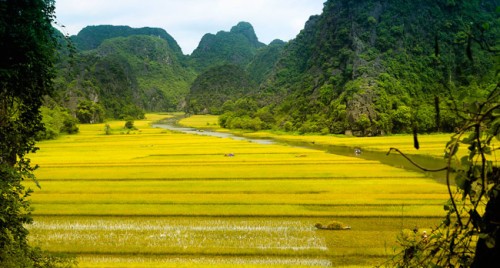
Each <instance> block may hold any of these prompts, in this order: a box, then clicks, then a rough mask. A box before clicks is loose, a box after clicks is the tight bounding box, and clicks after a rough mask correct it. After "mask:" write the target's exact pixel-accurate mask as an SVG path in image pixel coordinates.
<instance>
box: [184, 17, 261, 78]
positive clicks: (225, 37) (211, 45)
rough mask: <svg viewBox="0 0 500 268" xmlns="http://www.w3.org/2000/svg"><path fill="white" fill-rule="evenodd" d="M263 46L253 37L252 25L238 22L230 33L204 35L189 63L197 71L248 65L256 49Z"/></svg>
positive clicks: (221, 32)
mask: <svg viewBox="0 0 500 268" xmlns="http://www.w3.org/2000/svg"><path fill="white" fill-rule="evenodd" d="M263 46H265V45H264V44H262V43H260V42H259V40H258V39H257V36H256V35H255V32H254V29H253V27H252V25H251V24H250V23H248V22H240V23H238V25H236V26H234V27H232V28H231V31H229V32H225V31H220V32H218V33H217V34H215V35H214V34H206V35H205V36H203V38H202V39H201V41H200V44H199V45H198V47H197V48H196V49H195V50H194V51H193V54H192V55H191V57H190V63H191V64H192V66H194V67H195V68H196V69H197V70H198V71H204V70H206V69H207V68H210V67H213V66H216V65H222V64H235V65H240V66H245V65H246V64H248V63H249V62H250V61H251V60H252V58H253V57H254V55H255V54H256V51H257V49H258V48H261V47H263Z"/></svg>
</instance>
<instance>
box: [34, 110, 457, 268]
mask: <svg viewBox="0 0 500 268" xmlns="http://www.w3.org/2000/svg"><path fill="white" fill-rule="evenodd" d="M164 117H166V115H148V120H144V121H136V122H135V126H136V127H137V128H138V129H137V130H132V131H126V130H124V129H123V125H124V122H109V125H110V127H111V129H112V134H113V135H105V131H104V124H97V125H81V126H80V134H78V135H73V136H64V137H61V138H59V139H58V140H54V141H45V142H41V143H39V147H40V148H41V149H40V151H39V152H38V153H36V154H34V155H32V156H31V158H32V162H33V163H35V164H38V165H40V168H39V169H38V170H37V171H36V175H37V177H38V179H39V181H40V184H41V187H42V189H37V190H36V191H35V193H34V194H33V196H32V201H33V205H32V206H33V207H34V208H35V211H34V215H35V224H33V225H31V226H29V228H30V230H31V235H30V239H31V243H32V244H33V245H39V246H41V247H42V248H44V249H47V250H49V251H52V252H59V253H69V254H74V255H76V256H77V259H78V261H79V262H80V266H81V267H207V266H209V267H268V266H272V267H331V266H334V267H372V266H373V265H376V264H380V263H381V262H383V261H384V260H386V259H387V258H388V256H390V255H391V254H392V253H393V252H394V248H395V247H396V243H395V241H396V235H397V233H398V232H399V230H401V229H404V228H411V229H413V228H414V227H415V226H417V227H419V228H420V229H421V230H430V229H431V228H432V227H434V226H436V225H437V224H439V222H440V220H441V216H442V215H443V210H442V207H443V204H444V203H445V202H446V200H447V194H446V193H447V191H446V187H445V186H444V185H443V184H439V183H437V182H435V181H434V180H432V179H429V178H427V177H425V176H424V175H422V174H420V173H416V172H410V171H405V170H402V169H398V168H395V167H390V166H386V165H383V164H381V163H379V162H377V161H368V160H364V159H361V158H356V157H348V156H339V155H333V154H328V153H325V152H322V151H317V150H311V149H305V148H298V147H291V146H285V145H262V144H256V143H252V142H248V141H236V140H232V139H228V138H216V137H209V136H198V135H188V134H180V133H173V132H171V131H166V130H162V129H153V128H151V127H149V124H150V123H151V121H154V120H159V119H161V118H164ZM191 120H193V119H191ZM200 122H201V121H198V124H203V123H200ZM205 122H206V121H205ZM209 124H211V125H212V126H213V122H212V123H209ZM205 125H206V123H205ZM32 188H35V186H34V185H33V186H32ZM330 221H340V222H342V223H344V224H346V225H349V226H350V227H351V229H350V230H342V231H331V230H330V231H328V230H318V229H316V228H315V227H314V225H315V224H316V223H322V224H328V223H329V222H330Z"/></svg>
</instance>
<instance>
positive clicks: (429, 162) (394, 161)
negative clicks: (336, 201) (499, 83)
mask: <svg viewBox="0 0 500 268" xmlns="http://www.w3.org/2000/svg"><path fill="white" fill-rule="evenodd" d="M176 122H177V119H176V118H171V119H167V120H165V121H161V122H159V123H156V124H153V127H155V128H162V129H168V130H171V131H177V132H182V133H187V134H195V135H204V136H212V137H218V138H229V139H234V140H241V141H248V142H253V143H258V144H283V145H288V146H295V147H302V148H308V149H314V150H321V151H325V152H327V153H331V154H337V155H344V156H354V157H359V158H362V159H366V160H375V161H379V162H381V163H383V164H386V165H390V166H395V167H398V168H403V169H407V170H412V171H418V172H423V171H422V170H420V169H419V168H417V167H415V166H414V165H412V164H411V163H410V162H408V160H406V159H405V158H404V157H403V156H401V155H399V154H397V153H391V154H389V155H387V154H386V153H384V152H380V151H369V150H363V151H362V152H361V153H360V154H355V152H354V150H355V148H354V147H348V146H336V145H320V144H312V143H307V142H290V141H285V140H279V139H255V138H248V137H243V136H238V135H235V134H232V133H224V132H216V131H210V130H200V129H195V128H189V127H183V126H179V125H178V124H176ZM410 157H411V159H412V160H413V161H415V162H416V163H418V164H419V165H421V166H423V167H426V168H428V169H438V168H442V167H444V166H445V165H446V164H445V161H444V159H439V158H435V157H430V156H423V155H411V156H410ZM426 175H428V176H429V177H431V178H433V179H434V180H436V181H438V182H440V183H445V177H446V172H445V171H441V172H432V173H426Z"/></svg>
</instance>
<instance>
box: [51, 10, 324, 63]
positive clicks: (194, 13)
mask: <svg viewBox="0 0 500 268" xmlns="http://www.w3.org/2000/svg"><path fill="white" fill-rule="evenodd" d="M325 1H326V0H119V1H116V0H56V16H57V21H58V23H59V24H62V25H64V26H65V28H64V29H61V28H59V29H60V30H62V31H63V33H65V34H70V35H75V34H77V33H78V32H79V31H80V30H81V29H82V28H84V27H85V26H88V25H101V24H111V25H128V26H131V27H134V28H137V27H145V26H149V27H159V28H163V29H165V30H166V31H167V32H168V33H169V34H170V35H172V36H173V37H174V38H175V40H176V41H177V42H178V43H179V45H180V46H181V48H182V51H183V52H184V54H191V52H192V51H193V50H194V49H195V48H196V47H197V46H198V43H199V42H200V40H201V37H202V36H203V35H204V34H206V33H213V34H215V33H217V32H218V31H229V30H230V29H231V27H232V26H234V25H236V24H237V23H238V22H240V21H247V22H250V23H251V24H252V25H253V27H254V29H255V32H256V34H257V37H258V38H259V40H260V41H261V42H263V43H266V44H269V43H270V42H271V41H272V40H274V39H276V38H278V39H281V40H284V41H288V40H290V39H293V38H295V36H296V35H297V34H298V33H299V32H300V30H302V29H303V28H304V24H305V22H306V21H307V19H308V18H309V17H310V16H311V15H317V14H321V12H322V9H323V3H324V2H325Z"/></svg>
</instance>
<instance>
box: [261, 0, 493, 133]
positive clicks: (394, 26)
mask: <svg viewBox="0 0 500 268" xmlns="http://www.w3.org/2000/svg"><path fill="white" fill-rule="evenodd" d="M498 6H499V3H498V1H497V0H488V1H486V0H485V1H449V0H437V1H436V0H432V1H431V0H424V1H396V0H385V1H375V0H364V1H349V0H329V1H327V2H326V3H325V5H324V10H323V13H322V14H321V15H319V16H313V17H311V18H310V19H309V21H308V22H307V24H306V26H305V28H304V29H303V30H302V31H301V32H300V34H299V35H298V36H297V38H296V39H294V40H292V41H291V42H289V43H288V44H287V45H286V47H285V49H284V51H283V53H282V56H281V58H280V59H279V61H278V62H277V64H276V68H275V69H274V70H273V73H272V75H271V76H270V77H269V78H268V79H267V80H266V81H265V82H264V83H263V84H262V85H261V89H260V93H259V95H256V96H255V98H256V100H261V99H262V98H265V106H267V109H268V110H269V111H270V112H271V113H272V114H273V115H274V118H275V120H276V122H277V123H276V125H275V126H273V127H276V128H283V129H287V130H298V131H300V132H323V133H344V132H346V131H353V132H354V133H355V134H358V135H378V134H381V133H400V132H409V131H412V129H417V130H418V131H423V132H425V131H436V130H441V131H453V130H454V128H455V127H456V126H458V125H459V120H460V119H459V117H457V116H456V115H454V113H453V112H452V111H450V110H449V109H448V106H447V103H448V102H450V101H452V100H454V101H455V102H459V103H461V102H464V101H467V100H470V99H474V98H475V97H477V96H479V95H481V94H484V93H485V92H486V91H487V88H488V87H489V86H490V85H491V84H496V83H497V81H496V80H495V79H496V77H495V73H494V70H493V66H494V63H495V57H494V56H493V54H492V52H490V51H488V50H496V51H498V46H497V42H498V40H499V21H498V15H499V13H498V12H496V10H497V7H498ZM495 46H497V47H496V48H495ZM435 104H439V108H438V106H437V105H435Z"/></svg>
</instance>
